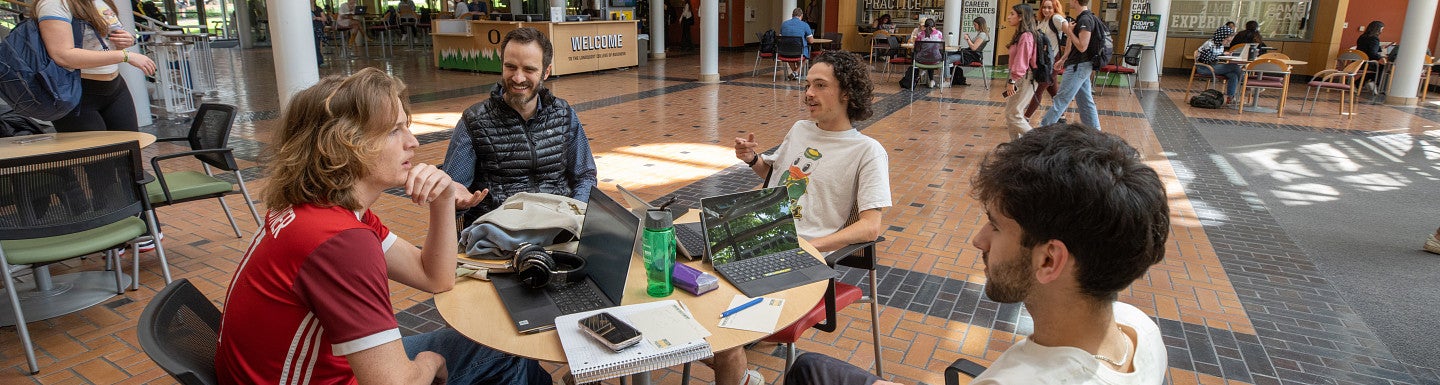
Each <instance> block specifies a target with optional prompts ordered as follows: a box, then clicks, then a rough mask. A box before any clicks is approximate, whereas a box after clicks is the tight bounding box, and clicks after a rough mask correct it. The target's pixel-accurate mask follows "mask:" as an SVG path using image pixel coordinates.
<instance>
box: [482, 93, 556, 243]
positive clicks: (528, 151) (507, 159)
mask: <svg viewBox="0 0 1440 385" xmlns="http://www.w3.org/2000/svg"><path fill="white" fill-rule="evenodd" d="M503 89H504V87H500V86H497V87H495V90H494V91H491V92H490V98H489V99H486V100H485V101H484V102H481V103H476V104H475V105H474V106H471V107H470V108H469V109H466V110H465V114H464V115H463V116H462V117H461V119H462V120H463V121H464V122H465V128H466V129H467V130H468V131H469V133H470V139H471V145H472V146H473V147H474V149H475V158H476V160H475V178H474V180H473V181H471V183H470V186H467V187H469V188H470V191H480V190H482V189H486V188H488V189H490V194H489V195H488V196H486V197H485V200H484V201H482V202H480V204H479V205H476V206H475V207H474V208H471V209H470V210H469V211H468V212H467V213H466V217H467V218H468V219H473V218H474V217H478V216H480V215H481V214H483V213H487V212H490V210H494V209H495V208H496V207H499V206H500V203H502V202H504V201H505V199H506V198H509V197H510V196H512V195H515V194H517V193H521V192H540V193H549V194H555V195H563V196H573V195H574V194H572V192H573V191H571V188H572V185H573V181H570V180H569V178H568V177H567V175H566V170H569V169H570V168H571V167H572V165H570V161H569V159H566V157H565V150H566V147H567V145H568V143H570V141H571V140H572V139H574V138H570V136H571V135H573V134H572V133H571V132H570V124H571V115H570V104H569V103H567V102H565V100H562V99H559V98H556V97H555V96H554V95H552V94H550V90H549V89H544V88H541V89H540V90H539V96H538V97H539V98H540V100H539V102H540V109H539V110H538V111H536V112H535V116H533V117H531V118H530V120H529V121H525V120H524V119H523V118H521V117H520V113H518V112H516V111H515V109H513V108H510V106H509V105H508V104H506V103H505V99H504V98H503V97H501V92H502V90H503ZM516 128H523V129H519V130H517V129H516Z"/></svg>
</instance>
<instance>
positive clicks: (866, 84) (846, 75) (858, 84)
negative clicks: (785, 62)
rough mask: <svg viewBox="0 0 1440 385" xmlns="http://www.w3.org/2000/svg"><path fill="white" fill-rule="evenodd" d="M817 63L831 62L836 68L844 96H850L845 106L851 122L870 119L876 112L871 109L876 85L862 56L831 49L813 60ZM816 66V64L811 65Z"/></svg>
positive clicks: (836, 74)
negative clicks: (861, 58)
mask: <svg viewBox="0 0 1440 385" xmlns="http://www.w3.org/2000/svg"><path fill="white" fill-rule="evenodd" d="M811 61H812V62H814V63H815V64H820V63H825V64H829V65H830V68H832V69H834V70H835V79H836V80H838V81H839V82H840V92H841V93H842V94H841V95H842V96H845V97H848V98H850V102H849V103H847V104H846V106H845V116H846V117H848V118H850V121H851V122H858V121H861V120H865V119H870V116H871V115H874V114H875V112H874V111H871V110H870V99H871V98H872V97H873V94H874V92H875V85H874V84H871V83H870V71H869V67H868V66H866V65H864V64H863V62H862V61H861V60H860V56H858V55H855V54H854V53H850V52H849V51H839V50H829V51H825V52H824V53H821V54H820V56H816V57H815V59H813V60H811ZM811 67H814V65H811Z"/></svg>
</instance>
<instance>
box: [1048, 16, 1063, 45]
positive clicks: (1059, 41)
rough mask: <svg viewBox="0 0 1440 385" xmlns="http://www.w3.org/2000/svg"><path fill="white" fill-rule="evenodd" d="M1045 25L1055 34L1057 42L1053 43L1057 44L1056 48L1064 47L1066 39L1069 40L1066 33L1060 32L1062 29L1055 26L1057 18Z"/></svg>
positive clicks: (1051, 19)
mask: <svg viewBox="0 0 1440 385" xmlns="http://www.w3.org/2000/svg"><path fill="white" fill-rule="evenodd" d="M1045 25H1048V26H1050V32H1051V33H1054V34H1055V40H1056V41H1054V42H1053V43H1055V46H1056V47H1064V46H1065V39H1067V37H1065V33H1064V32H1060V27H1057V26H1055V18H1053V17H1052V18H1050V20H1046V21H1045Z"/></svg>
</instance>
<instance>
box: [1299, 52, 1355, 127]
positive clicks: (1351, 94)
mask: <svg viewBox="0 0 1440 385" xmlns="http://www.w3.org/2000/svg"><path fill="white" fill-rule="evenodd" d="M1364 65H1365V62H1364V61H1358V60H1357V61H1351V62H1350V64H1349V65H1346V66H1345V69H1343V70H1335V69H1327V70H1322V71H1320V72H1316V73H1315V76H1313V77H1312V80H1310V82H1309V83H1306V87H1305V99H1301V101H1300V110H1301V111H1304V110H1305V103H1307V102H1308V103H1310V113H1311V114H1314V113H1315V105H1316V104H1319V99H1320V91H1339V92H1340V101H1339V103H1340V114H1341V115H1344V114H1345V106H1346V105H1347V104H1348V105H1349V106H1350V116H1355V90H1357V89H1358V87H1357V84H1356V79H1358V78H1359V77H1360V68H1361V67H1363V66H1364ZM1311 90H1314V91H1315V98H1314V100H1311V97H1310V91H1311ZM1347 97H1348V98H1349V99H1348V101H1347V99H1346V98H1347Z"/></svg>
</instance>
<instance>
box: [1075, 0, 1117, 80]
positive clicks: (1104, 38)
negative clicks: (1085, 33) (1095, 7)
mask: <svg viewBox="0 0 1440 385" xmlns="http://www.w3.org/2000/svg"><path fill="white" fill-rule="evenodd" d="M1086 14H1089V15H1090V18H1092V19H1095V30H1094V31H1092V32H1090V45H1089V46H1087V47H1086V48H1089V51H1090V52H1092V53H1093V54H1092V55H1090V64H1091V65H1093V66H1094V69H1097V70H1098V69H1100V67H1104V66H1105V65H1106V64H1109V63H1110V57H1111V56H1115V42H1113V41H1110V31H1109V28H1107V27H1106V26H1105V21H1104V20H1100V17H1099V16H1095V14H1094V13H1091V12H1090V11H1088V10H1087V11H1085V12H1081V13H1080V17H1085V15H1086Z"/></svg>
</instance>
